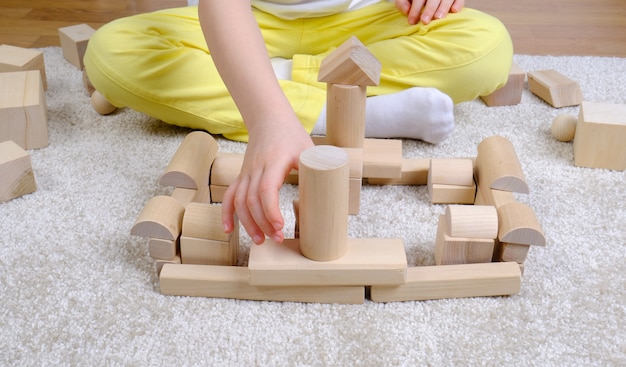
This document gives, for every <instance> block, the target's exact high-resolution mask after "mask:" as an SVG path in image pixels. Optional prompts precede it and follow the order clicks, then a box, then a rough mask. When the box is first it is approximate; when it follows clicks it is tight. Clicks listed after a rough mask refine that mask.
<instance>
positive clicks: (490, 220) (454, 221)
mask: <svg viewBox="0 0 626 367" xmlns="http://www.w3.org/2000/svg"><path fill="white" fill-rule="evenodd" d="M446 221H447V223H448V230H449V231H450V233H449V235H450V236H452V237H467V238H490V239H495V238H496V237H498V211H497V210H496V208H495V207H493V206H491V205H448V207H447V208H446Z"/></svg>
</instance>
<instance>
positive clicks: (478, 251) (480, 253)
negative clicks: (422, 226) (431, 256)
mask: <svg viewBox="0 0 626 367" xmlns="http://www.w3.org/2000/svg"><path fill="white" fill-rule="evenodd" d="M494 246H495V240H494V239H492V238H466V237H452V236H450V230H449V228H448V223H447V220H446V218H445V216H443V215H442V216H440V217H439V224H438V225H437V238H436V240H435V264H437V265H453V264H474V263H487V262H491V260H492V258H493V250H494Z"/></svg>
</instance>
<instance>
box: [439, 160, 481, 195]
mask: <svg viewBox="0 0 626 367" xmlns="http://www.w3.org/2000/svg"><path fill="white" fill-rule="evenodd" d="M428 192H429V194H430V202H431V203H432V204H473V203H474V198H475V197H476V184H475V183H474V164H473V162H472V160H471V159H436V158H433V159H431V160H430V168H429V169H428Z"/></svg>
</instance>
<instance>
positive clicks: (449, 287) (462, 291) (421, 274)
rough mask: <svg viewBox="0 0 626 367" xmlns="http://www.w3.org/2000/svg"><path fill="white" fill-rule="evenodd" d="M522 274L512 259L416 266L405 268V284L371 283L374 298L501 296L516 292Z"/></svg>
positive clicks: (409, 299) (411, 298)
mask: <svg viewBox="0 0 626 367" xmlns="http://www.w3.org/2000/svg"><path fill="white" fill-rule="evenodd" d="M521 283H522V276H521V272H520V267H519V265H518V264H517V263H515V262H504V263H482V264H460V265H446V266H419V267H411V268H408V269H407V280H406V284H404V285H400V286H396V287H393V286H373V287H372V288H371V293H370V295H371V299H372V301H374V302H401V301H421V300H434V299H444V298H464V297H489V296H505V295H512V294H517V293H519V291H520V289H521Z"/></svg>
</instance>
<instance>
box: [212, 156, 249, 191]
mask: <svg viewBox="0 0 626 367" xmlns="http://www.w3.org/2000/svg"><path fill="white" fill-rule="evenodd" d="M243 158H244V156H243V154H228V155H224V154H222V153H220V154H219V155H218V156H216V157H215V159H214V160H213V165H212V166H211V181H210V183H211V185H215V186H225V187H228V186H230V184H232V183H233V182H235V180H236V179H237V177H238V176H239V173H241V167H242V166H243Z"/></svg>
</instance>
